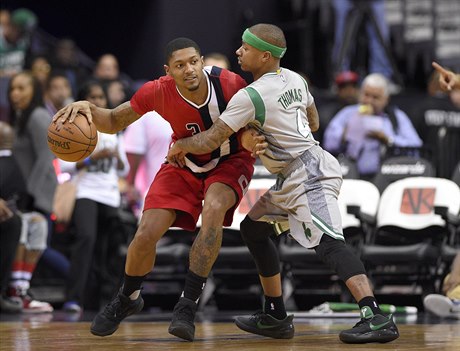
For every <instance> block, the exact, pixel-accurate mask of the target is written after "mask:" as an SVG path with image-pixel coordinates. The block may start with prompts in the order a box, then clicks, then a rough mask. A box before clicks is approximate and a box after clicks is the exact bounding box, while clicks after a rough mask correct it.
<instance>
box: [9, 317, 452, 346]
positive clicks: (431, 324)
mask: <svg viewBox="0 0 460 351" xmlns="http://www.w3.org/2000/svg"><path fill="white" fill-rule="evenodd" d="M246 313H247V312H246ZM240 314H241V313H237V314H234V315H232V314H227V315H225V316H222V315H221V314H219V318H216V316H215V315H214V316H212V315H211V316H210V315H207V316H204V315H200V316H198V318H197V319H198V321H197V323H196V334H195V341H194V342H187V341H182V340H180V339H177V338H176V337H173V336H172V335H170V334H168V332H167V330H168V325H169V318H170V314H163V315H162V317H161V318H158V316H156V317H154V316H153V315H154V313H142V314H139V315H136V316H131V317H129V318H128V319H127V320H126V321H124V322H122V323H121V325H120V328H119V329H118V331H117V332H116V333H115V334H113V335H112V336H108V337H97V336H93V335H92V334H91V333H90V332H89V328H90V323H91V320H92V318H93V317H94V314H92V315H91V314H90V315H88V314H87V313H85V314H84V315H82V316H77V317H75V316H69V315H68V314H65V313H63V312H60V311H56V312H54V313H52V314H44V315H33V316H31V315H24V314H23V315H17V316H11V315H9V316H7V315H0V350H1V351H13V350H14V351H35V350H37V351H42V350H43V351H45V350H46V351H54V350H59V351H61V350H62V351H65V350H68V351H118V350H136V351H143V350H171V351H172V350H174V351H175V350H219V351H224V350H232V351H233V350H239V351H255V350H264V351H284V350H289V351H297V350H299V351H300V350H302V351H309V350H312V351H313V350H315V351H321V350H327V351H332V350H355V351H356V350H360V351H361V350H363V351H368V350H395V351H396V350H398V351H400V350H418V351H422V350H427V351H428V350H430V351H433V350H443V351H460V322H459V321H456V320H441V319H438V318H435V317H430V316H426V315H423V314H422V315H421V316H420V315H419V316H413V318H412V319H406V318H405V317H397V318H396V322H397V324H398V328H399V331H400V334H401V336H400V338H399V339H398V340H396V341H393V342H391V343H387V344H364V345H350V344H344V343H342V342H341V341H340V340H339V338H338V333H339V332H340V331H341V330H342V329H346V328H349V327H350V326H352V325H353V324H354V323H355V322H356V321H357V319H356V318H303V317H302V318H297V317H296V318H294V323H295V328H296V333H295V337H294V338H293V339H291V340H275V339H270V338H265V337H262V336H257V335H252V334H248V333H246V332H244V331H242V330H240V329H238V328H237V327H236V326H235V325H234V324H233V322H232V320H233V317H234V316H235V315H240ZM243 314H244V313H243Z"/></svg>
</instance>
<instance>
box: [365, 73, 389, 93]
mask: <svg viewBox="0 0 460 351" xmlns="http://www.w3.org/2000/svg"><path fill="white" fill-rule="evenodd" d="M366 85H368V86H371V87H374V88H383V93H384V95H385V96H388V95H390V87H389V83H388V79H387V78H386V77H385V76H384V75H383V74H381V73H371V74H369V75H367V76H366V78H364V80H363V83H362V84H361V86H362V87H364V86H366Z"/></svg>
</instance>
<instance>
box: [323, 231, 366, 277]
mask: <svg viewBox="0 0 460 351" xmlns="http://www.w3.org/2000/svg"><path fill="white" fill-rule="evenodd" d="M315 251H316V253H317V255H318V256H319V257H320V258H321V260H322V261H323V262H325V263H327V264H328V265H329V266H330V267H331V268H332V269H333V270H334V271H335V272H336V273H337V275H338V276H339V277H340V279H341V280H342V281H347V280H348V279H349V278H350V277H353V276H355V275H359V274H366V270H365V268H364V265H363V263H362V262H361V260H360V259H359V258H358V257H357V256H356V255H355V253H354V252H353V251H352V250H350V248H349V247H348V246H347V245H346V244H345V242H344V241H342V240H337V239H333V238H331V237H329V236H328V235H326V234H324V235H323V237H322V238H321V242H320V244H319V245H318V246H316V247H315Z"/></svg>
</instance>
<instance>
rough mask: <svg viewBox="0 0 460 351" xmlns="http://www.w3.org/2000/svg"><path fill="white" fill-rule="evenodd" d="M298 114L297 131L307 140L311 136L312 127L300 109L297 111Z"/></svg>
mask: <svg viewBox="0 0 460 351" xmlns="http://www.w3.org/2000/svg"><path fill="white" fill-rule="evenodd" d="M296 114H297V130H298V131H299V133H300V135H302V136H303V137H304V138H306V137H308V135H309V134H310V126H309V125H308V119H307V116H303V115H302V113H301V112H300V109H299V108H298V109H297V110H296Z"/></svg>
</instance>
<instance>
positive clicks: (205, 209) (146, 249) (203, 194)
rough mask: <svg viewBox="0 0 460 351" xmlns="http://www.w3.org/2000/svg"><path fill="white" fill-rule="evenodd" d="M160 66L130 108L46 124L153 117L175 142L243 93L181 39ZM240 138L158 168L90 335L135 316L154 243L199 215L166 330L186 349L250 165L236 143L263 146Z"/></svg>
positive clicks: (123, 122) (113, 124) (119, 122)
mask: <svg viewBox="0 0 460 351" xmlns="http://www.w3.org/2000/svg"><path fill="white" fill-rule="evenodd" d="M165 63H166V64H165V66H164V69H165V72H166V76H163V77H161V78H159V79H157V80H154V81H150V82H147V83H146V84H144V85H143V86H142V87H141V88H140V89H139V90H138V91H137V92H136V94H135V95H134V96H133V98H132V99H131V101H129V102H125V103H123V104H121V105H120V106H118V107H116V108H114V109H112V110H110V109H101V108H98V107H96V106H95V105H93V104H90V103H89V102H87V101H78V102H75V103H72V104H70V105H68V106H66V107H65V108H63V109H62V110H60V111H58V112H57V113H56V115H55V116H54V117H53V121H57V122H58V123H59V122H61V123H64V122H65V123H68V122H70V123H71V122H72V121H73V119H74V118H75V116H76V114H77V112H81V113H83V114H84V115H85V116H87V118H88V120H89V121H90V122H91V121H92V123H94V124H95V125H96V127H97V129H98V130H99V131H100V132H103V133H116V132H118V131H120V130H123V129H124V128H126V127H127V126H128V125H129V124H131V123H133V122H134V121H136V120H137V119H138V118H140V117H141V116H142V115H144V114H145V113H146V112H148V111H152V110H155V111H157V112H158V113H159V114H160V115H161V116H162V117H163V118H164V119H165V120H167V121H168V122H169V123H170V124H171V127H172V129H173V132H174V134H173V141H175V140H177V139H180V138H184V137H188V136H192V135H194V134H196V133H200V132H201V131H204V130H207V129H209V128H210V127H211V126H212V124H213V123H214V121H215V120H217V119H218V117H219V115H220V113H221V112H223V111H224V110H225V108H226V106H227V103H228V101H229V100H230V98H231V97H232V96H233V95H234V94H235V93H236V92H237V91H238V90H239V89H240V88H243V87H245V86H246V83H245V81H244V80H243V79H242V78H241V77H240V76H238V75H237V74H234V73H232V72H230V71H227V70H224V69H221V68H218V67H215V66H213V67H206V68H205V69H204V68H203V59H202V56H201V53H200V48H199V47H198V45H197V44H196V43H195V42H194V41H192V40H190V39H187V38H177V39H175V40H173V41H171V42H170V43H168V45H167V46H166V56H165ZM244 133H246V134H244V135H241V134H233V135H232V136H230V138H229V139H228V140H227V141H226V142H225V143H224V144H223V145H222V146H221V147H219V148H217V149H216V150H215V151H213V152H212V153H209V154H206V155H191V154H189V155H187V158H186V160H185V162H186V167H185V168H184V169H181V168H176V167H174V166H172V165H170V164H163V165H162V167H161V169H160V171H159V172H158V174H157V176H156V178H155V180H154V181H153V183H152V186H151V187H150V190H149V192H148V194H147V196H146V199H145V207H144V212H143V215H142V218H141V222H140V224H139V227H138V230H137V232H136V235H135V237H134V239H133V241H132V242H131V244H130V245H129V249H128V255H127V260H126V266H125V278H124V284H123V287H122V288H121V289H120V291H119V293H118V295H117V296H116V297H115V298H114V300H112V301H111V302H110V303H109V304H108V305H107V306H106V307H105V309H104V310H103V311H102V312H101V313H99V314H98V315H97V316H96V317H95V319H94V321H93V323H92V325H91V333H93V334H94V335H98V336H106V335H111V334H113V333H114V332H115V331H116V330H117V328H118V326H119V324H120V322H121V321H122V320H123V319H124V318H125V317H127V316H129V315H131V314H133V313H136V312H139V311H140V310H141V309H142V307H143V304H144V301H143V299H142V296H141V295H140V290H141V284H142V282H143V280H144V278H145V276H146V275H147V274H148V273H149V272H150V271H151V270H152V267H153V264H154V262H155V253H156V244H157V242H158V240H159V239H160V238H161V237H162V236H163V235H164V234H165V232H166V231H167V230H168V229H169V227H171V226H175V227H181V228H183V229H186V230H194V229H195V226H196V222H197V220H198V217H199V215H200V213H201V216H202V225H201V229H200V232H199V234H198V236H197V238H196V239H195V241H194V243H193V245H192V248H191V250H190V266H189V271H188V273H187V276H186V279H185V288H184V291H183V293H182V296H181V298H180V299H179V302H178V303H177V304H176V306H175V307H174V311H173V318H172V322H171V325H170V327H169V332H170V333H171V334H173V335H175V336H177V337H180V338H182V339H185V340H189V341H193V339H194V335H195V325H194V319H195V312H196V308H197V301H198V299H199V298H200V296H201V292H202V289H203V287H204V285H205V282H206V279H207V276H208V274H209V272H210V271H211V268H212V266H213V264H214V261H215V260H216V258H217V255H218V253H219V249H220V246H221V242H222V226H223V225H230V224H231V222H232V217H233V212H234V210H235V208H236V207H237V206H238V204H239V202H240V200H241V199H242V197H243V194H244V192H245V190H246V188H247V186H248V185H249V182H250V180H251V177H252V173H253V163H254V158H253V157H251V154H250V153H249V152H248V151H246V150H245V149H244V148H243V147H242V145H241V142H240V141H241V139H242V138H244V140H251V146H250V147H251V148H252V145H255V144H258V145H261V144H262V143H263V137H257V136H255V137H252V136H251V137H246V135H249V134H251V132H249V131H246V132H244ZM257 138H262V139H257ZM245 146H246V143H245ZM247 147H248V148H249V146H247ZM165 156H166V155H165ZM203 200H204V203H203Z"/></svg>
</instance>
